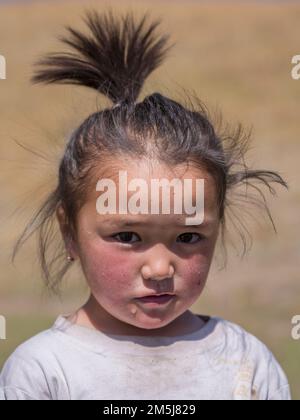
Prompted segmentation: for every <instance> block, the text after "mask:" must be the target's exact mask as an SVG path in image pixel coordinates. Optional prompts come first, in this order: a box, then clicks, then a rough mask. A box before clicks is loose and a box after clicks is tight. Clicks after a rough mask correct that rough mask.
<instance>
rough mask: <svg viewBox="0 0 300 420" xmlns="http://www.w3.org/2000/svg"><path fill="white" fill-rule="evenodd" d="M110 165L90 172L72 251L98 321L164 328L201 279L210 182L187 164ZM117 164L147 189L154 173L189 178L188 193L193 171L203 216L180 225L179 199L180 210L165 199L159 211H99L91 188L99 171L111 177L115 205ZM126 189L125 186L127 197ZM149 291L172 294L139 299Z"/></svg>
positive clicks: (212, 219) (212, 203) (213, 229)
mask: <svg viewBox="0 0 300 420" xmlns="http://www.w3.org/2000/svg"><path fill="white" fill-rule="evenodd" d="M114 164H115V165H114V166H115V167H116V168H118V170H116V171H114V170H113V169H112V167H107V168H106V171H107V172H106V171H105V168H103V167H102V168H101V174H103V173H104V174H105V176H103V175H100V176H96V178H95V187H94V192H92V193H90V194H89V196H88V198H87V201H86V203H85V205H84V206H83V207H82V208H81V210H80V212H79V213H78V219H77V226H78V231H77V235H78V239H77V243H76V244H75V248H73V250H74V249H75V256H76V255H77V256H78V257H79V259H80V262H81V266H82V269H83V272H84V274H85V276H86V279H87V282H88V285H89V287H90V289H91V294H92V296H93V300H94V302H96V305H97V316H98V318H99V319H100V320H101V323H102V325H103V326H105V325H106V324H107V325H111V326H113V327H116V329H118V326H121V325H123V326H124V323H125V324H127V326H133V327H138V328H137V331H141V330H140V329H146V330H150V329H157V328H161V327H165V326H167V325H169V324H170V325H171V323H172V321H174V322H176V321H175V320H176V319H179V317H180V316H181V315H182V316H183V315H184V314H185V313H186V311H187V310H188V308H190V306H191V305H192V304H193V303H194V302H195V301H196V300H197V298H198V297H199V296H200V294H201V292H202V290H203V288H204V286H205V282H206V279H207V275H208V272H209V268H210V265H211V261H212V256H213V253H214V248H215V244H216V239H217V236H218V229H219V219H218V209H217V205H216V196H215V194H216V192H215V186H214V181H213V179H212V178H211V176H210V175H209V174H208V173H207V172H205V171H200V170H199V169H195V168H189V169H188V170H186V168H185V167H183V166H182V167H181V166H177V167H176V168H174V169H172V170H171V169H170V168H167V167H166V166H162V165H161V164H159V163H156V162H153V161H151V162H145V161H132V160H130V161H127V163H126V161H124V160H123V161H122V162H121V161H119V162H114ZM120 170H122V171H126V173H127V182H128V183H129V182H130V180H132V179H136V178H139V179H143V180H145V181H146V183H147V185H148V191H149V194H150V191H151V189H150V185H151V179H154V178H155V179H157V178H159V179H162V178H166V179H168V180H169V181H171V180H172V179H174V178H179V179H180V180H181V181H182V183H183V180H184V179H193V196H194V193H195V191H194V189H195V187H194V186H195V184H196V178H197V179H199V178H200V179H204V194H205V199H204V203H205V207H204V222H203V223H202V224H200V225H198V226H196V227H191V226H188V225H185V219H186V217H190V216H191V215H189V214H187V213H185V207H184V206H183V214H174V211H173V210H172V209H174V206H173V203H172V201H173V200H171V201H170V203H171V212H170V214H163V213H162V211H161V210H160V214H138V215H133V214H130V213H128V214H118V213H117V214H105V215H104V214H99V213H98V212H97V210H96V202H97V199H98V198H99V196H100V195H101V194H102V192H101V193H100V192H99V191H98V192H97V191H96V183H97V181H98V180H99V179H100V178H109V179H111V180H113V181H114V182H115V185H116V187H117V204H119V198H118V192H119V190H118V187H119V182H118V181H119V171H120ZM99 173H100V171H99ZM108 173H109V176H107V174H108ZM136 191H137V190H135V192H136ZM132 194H134V192H128V200H129V199H130V197H131V196H132ZM160 200H161V197H160ZM149 201H150V195H149ZM160 202H161V201H160ZM193 204H195V201H194V202H193ZM160 208H161V207H160ZM117 209H118V207H117ZM126 223H128V224H127V225H126ZM129 224H130V225H129ZM73 255H74V253H73ZM154 294H171V295H172V296H171V297H169V298H167V299H166V300H165V301H164V298H160V302H159V301H157V302H152V301H151V300H149V299H148V301H147V299H141V297H144V296H149V295H154ZM128 324H129V325H128ZM130 331H131V330H130Z"/></svg>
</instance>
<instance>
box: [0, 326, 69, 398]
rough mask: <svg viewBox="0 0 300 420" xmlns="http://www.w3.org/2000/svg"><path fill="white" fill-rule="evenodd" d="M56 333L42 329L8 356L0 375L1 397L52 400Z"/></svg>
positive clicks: (57, 343) (57, 338)
mask: <svg viewBox="0 0 300 420" xmlns="http://www.w3.org/2000/svg"><path fill="white" fill-rule="evenodd" d="M59 347H61V343H60V338H59V337H58V332H57V331H56V330H54V329H52V328H51V329H49V330H45V331H43V332H41V333H39V334H37V335H35V336H34V337H32V338H30V339H29V340H27V341H25V342H24V343H23V344H21V345H20V346H18V347H17V348H16V350H15V351H14V352H13V353H12V354H11V356H10V357H9V358H8V359H7V361H6V363H5V364H4V366H3V369H2V371H1V374H0V399H18V400H22V399H24V400H31V399H52V397H53V394H54V393H55V389H54V388H53V382H52V381H51V377H55V376H56V377H57V371H58V370H59V366H58V363H57V358H56V352H57V350H56V349H57V348H59Z"/></svg>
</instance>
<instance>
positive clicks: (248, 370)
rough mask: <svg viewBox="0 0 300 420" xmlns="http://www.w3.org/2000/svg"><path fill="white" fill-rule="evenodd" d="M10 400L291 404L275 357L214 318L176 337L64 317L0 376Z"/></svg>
mask: <svg viewBox="0 0 300 420" xmlns="http://www.w3.org/2000/svg"><path fill="white" fill-rule="evenodd" d="M1 398H2V399H7V400H16V399H17V400H84V399H87V400H104V399H105V400H119V399H121V400H122V399H125V400H143V399H145V400H148V399H150V400H152V399H157V400H164V399H170V400H173V399H174V400H188V399H194V400H204V399H211V400H221V399H223V400H250V399H259V400H289V399H291V397H290V389H289V385H288V381H287V379H286V376H285V374H284V373H283V371H282V369H281V367H280V366H279V364H278V362H277V361H276V360H275V358H274V356H273V355H272V353H271V352H270V351H269V350H268V349H267V348H266V346H265V345H264V344H262V343H261V342H260V341H259V340H258V339H257V338H255V337H254V336H252V335H251V334H249V333H247V332H246V331H245V330H243V329H242V328H241V327H239V326H238V325H235V324H232V323H230V322H228V321H225V320H223V319H220V318H216V317H211V318H210V319H209V320H208V322H207V323H206V324H205V325H204V327H202V328H201V329H199V330H197V331H195V332H193V333H190V334H186V335H182V336H176V337H148V336H147V337H137V336H120V335H108V334H105V333H102V332H99V331H96V330H92V329H89V328H86V327H82V326H78V325H75V324H71V323H70V322H69V321H68V320H67V319H66V318H65V317H63V316H60V317H58V319H57V320H56V322H55V324H54V325H53V327H52V328H51V329H49V330H47V331H44V332H42V333H40V334H38V335H36V336H35V337H33V338H31V339H30V340H28V341H26V342H25V343H24V344H22V345H20V346H19V347H18V348H17V349H16V350H15V352H14V353H13V354H12V355H11V356H10V358H9V359H8V360H7V362H6V364H5V365H4V367H3V370H2V372H1V375H0V399H1Z"/></svg>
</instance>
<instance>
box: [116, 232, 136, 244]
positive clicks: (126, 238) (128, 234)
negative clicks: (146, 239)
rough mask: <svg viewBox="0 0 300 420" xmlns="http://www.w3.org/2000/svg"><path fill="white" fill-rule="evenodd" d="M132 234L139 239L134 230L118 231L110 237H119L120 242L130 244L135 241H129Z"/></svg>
mask: <svg viewBox="0 0 300 420" xmlns="http://www.w3.org/2000/svg"><path fill="white" fill-rule="evenodd" d="M133 236H136V237H137V238H138V240H139V239H140V238H139V236H138V235H137V234H136V233H134V232H120V233H117V234H116V235H113V236H112V237H113V238H116V239H117V240H119V239H120V242H123V243H131V244H132V243H134V242H137V241H133V242H132V241H131V239H132V237H133Z"/></svg>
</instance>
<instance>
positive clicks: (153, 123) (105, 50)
mask: <svg viewBox="0 0 300 420" xmlns="http://www.w3.org/2000/svg"><path fill="white" fill-rule="evenodd" d="M147 20H148V15H147V14H146V15H144V16H143V17H142V18H141V19H140V20H135V18H134V16H133V15H132V14H131V13H128V14H126V15H125V16H123V17H120V18H116V17H115V16H114V15H113V13H112V12H111V11H110V12H108V13H106V14H98V13H97V12H96V11H90V12H88V13H87V14H86V16H85V22H86V24H87V26H88V28H89V33H88V34H87V35H85V34H83V33H81V32H79V31H77V30H76V29H74V28H72V27H67V31H68V34H67V35H66V36H64V37H60V40H61V41H62V42H63V43H64V44H66V45H68V46H69V47H70V48H71V51H70V52H64V53H52V54H48V55H47V56H46V57H45V58H43V59H41V60H39V61H38V63H37V65H38V68H37V70H36V71H35V73H34V75H33V78H32V81H33V83H67V84H75V85H83V86H87V87H89V88H92V89H96V90H97V91H98V92H100V93H102V94H103V95H105V96H106V97H108V98H109V99H110V100H111V101H112V102H113V104H114V106H113V107H111V108H106V109H103V110H100V111H97V112H95V113H93V114H92V115H90V116H89V117H88V118H86V119H85V121H83V122H82V124H81V125H80V126H79V127H78V128H77V129H76V130H75V131H74V132H73V133H72V135H71V136H70V139H69V140H68V142H67V144H66V147H65V151H64V154H63V156H62V158H61V161H60V164H59V173H58V182H57V187H56V188H55V190H54V191H52V192H51V194H50V195H49V197H48V198H47V199H46V201H45V202H44V203H43V204H42V206H41V207H40V208H39V209H38V211H37V212H36V213H35V214H34V216H33V218H32V220H31V221H30V222H29V223H28V225H27V226H26V228H25V229H24V231H23V233H22V235H21V236H20V238H19V239H18V241H17V243H16V245H15V247H14V250H13V257H12V259H13V261H14V258H15V255H16V253H17V252H18V250H19V248H20V246H21V245H23V244H24V242H25V241H26V240H27V239H28V238H29V237H30V236H31V235H32V234H33V233H34V232H35V231H37V232H38V238H39V259H40V264H41V267H42V272H43V274H44V277H45V280H46V284H47V286H49V287H52V288H55V287H56V286H57V285H58V284H59V283H60V281H61V279H62V278H63V276H64V274H65V273H66V271H67V270H68V268H69V266H70V264H69V263H68V262H67V261H66V250H65V244H64V243H63V241H60V243H61V245H60V247H58V246H57V243H56V242H55V241H56V235H57V229H56V230H55V222H56V212H57V209H58V207H60V206H61V207H62V208H63V209H64V213H65V217H66V219H65V221H66V223H65V226H66V232H67V236H68V235H69V237H70V238H72V239H76V215H77V213H78V210H79V209H80V208H81V206H82V205H83V203H84V201H85V194H86V193H87V191H88V189H89V186H90V183H91V177H92V170H93V168H95V167H96V166H98V167H99V165H100V167H101V163H102V164H104V163H105V162H107V161H108V159H113V158H114V157H122V156H129V157H131V158H133V159H142V158H149V157H150V158H152V157H153V158H156V159H158V160H159V161H160V162H161V163H164V164H167V165H169V166H173V165H178V164H182V163H191V164H193V165H194V166H196V167H197V166H198V167H199V168H203V167H204V168H205V169H206V170H207V171H208V173H210V174H211V175H212V176H213V178H214V180H215V184H216V188H217V203H216V204H217V205H218V208H219V216H220V222H221V227H222V229H221V234H222V241H223V242H222V243H223V246H224V243H225V242H224V237H225V235H224V233H225V219H226V215H227V212H228V209H229V208H230V207H231V205H232V204H234V200H232V199H231V198H230V196H229V192H230V191H233V190H234V189H235V187H237V186H243V187H246V192H244V193H237V195H236V199H239V200H243V201H247V203H250V202H252V203H254V204H257V205H259V206H262V207H263V208H264V209H265V210H266V211H267V214H268V216H269V218H270V220H271V222H272V224H273V227H274V230H275V231H276V229H275V225H274V223H273V220H272V217H271V214H270V212H269V209H268V207H267V205H266V200H265V197H264V194H263V192H262V191H261V189H260V188H259V187H258V185H256V184H257V183H262V184H263V185H265V186H267V187H268V189H269V191H270V192H271V193H272V194H275V191H274V189H273V188H272V186H271V183H278V184H281V185H282V186H285V187H286V188H287V184H286V182H285V181H284V180H283V179H282V177H281V176H280V175H279V174H278V173H276V172H273V171H268V170H256V169H250V168H249V167H248V166H247V165H246V163H245V160H244V156H245V153H246V151H247V150H248V146H249V139H250V133H249V132H246V131H245V130H244V129H243V128H242V126H241V125H240V124H238V125H237V128H236V129H233V130H232V129H229V128H228V127H226V129H222V128H221V127H222V126H221V124H219V122H218V121H217V122H216V123H213V122H212V117H211V116H210V114H209V112H208V110H207V108H206V106H205V105H204V104H203V103H202V102H201V100H200V99H198V98H197V96H196V95H195V94H190V95H187V97H186V99H187V100H186V101H185V103H184V104H182V103H179V102H177V101H175V100H173V99H170V98H168V97H166V96H164V95H162V94H161V93H158V92H155V93H153V94H151V95H149V96H147V97H146V98H144V100H143V101H141V102H137V98H138V96H139V93H140V90H141V88H142V87H143V83H144V81H145V79H146V78H147V76H148V75H149V74H150V73H151V72H152V71H153V70H155V69H156V68H157V67H158V66H159V65H160V63H161V62H162V60H163V59H164V58H165V56H166V54H167V52H168V51H169V49H170V46H167V43H168V39H169V37H168V36H167V35H164V36H157V35H155V31H156V28H157V26H158V24H159V21H155V22H152V23H151V22H150V23H148V22H147ZM217 125H220V127H219V128H218V127H217ZM248 187H251V188H252V191H253V192H254V193H255V194H254V195H250V194H249V191H248ZM225 210H226V211H225ZM234 217H235V218H236V219H238V216H237V215H236V214H235V216H234ZM240 226H241V227H242V228H241V229H238V230H239V233H240V235H241V238H242V240H243V245H244V253H243V255H244V254H245V252H246V249H247V241H246V235H245V233H249V232H247V229H246V228H244V227H243V224H242V223H240ZM224 249H225V247H224Z"/></svg>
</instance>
